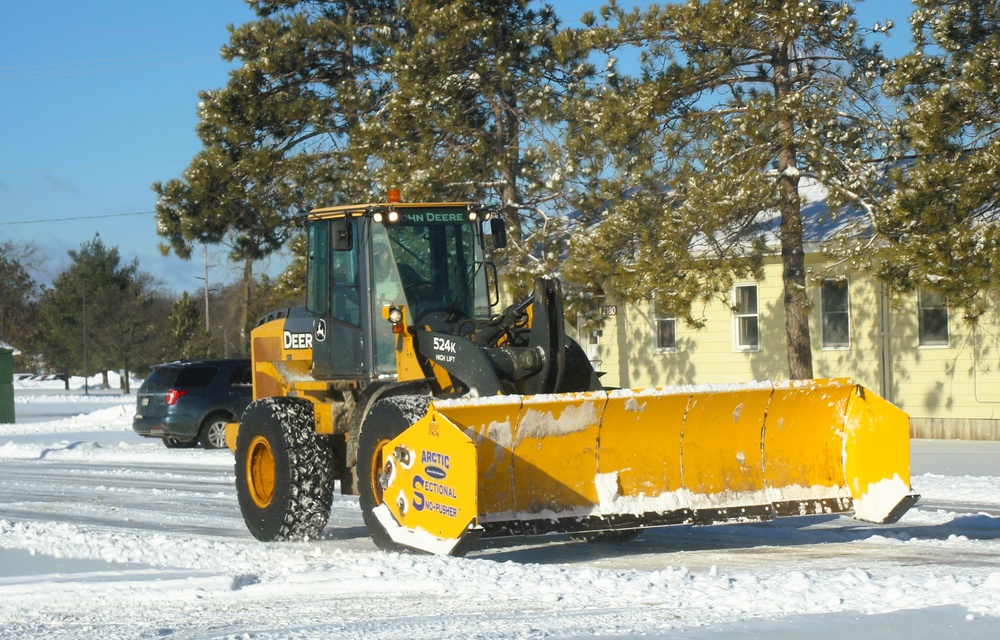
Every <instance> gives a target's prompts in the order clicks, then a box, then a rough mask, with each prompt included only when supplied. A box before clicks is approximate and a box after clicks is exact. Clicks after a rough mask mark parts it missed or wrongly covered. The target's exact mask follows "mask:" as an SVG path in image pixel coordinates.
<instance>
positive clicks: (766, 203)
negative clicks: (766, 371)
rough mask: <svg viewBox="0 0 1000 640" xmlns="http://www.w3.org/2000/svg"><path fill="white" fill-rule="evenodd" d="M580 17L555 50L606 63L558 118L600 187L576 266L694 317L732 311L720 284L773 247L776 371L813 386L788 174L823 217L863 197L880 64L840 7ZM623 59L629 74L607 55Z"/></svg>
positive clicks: (796, 200)
mask: <svg viewBox="0 0 1000 640" xmlns="http://www.w3.org/2000/svg"><path fill="white" fill-rule="evenodd" d="M586 20H587V21H588V23H589V24H590V25H591V27H592V28H590V29H586V30H581V31H577V32H570V33H568V34H567V35H566V36H564V39H565V40H564V45H563V46H565V47H566V48H567V49H568V50H574V49H576V50H580V49H583V50H588V49H589V50H597V51H603V52H605V53H607V54H608V55H609V59H608V64H607V67H606V69H605V71H604V72H603V79H604V83H603V84H601V85H598V86H596V87H585V89H586V91H583V92H581V93H580V94H579V95H578V96H576V99H575V100H573V101H572V103H571V105H570V108H569V110H568V114H569V118H570V119H571V120H572V123H573V124H572V126H571V128H570V134H571V144H572V149H573V154H574V155H576V156H578V157H580V158H585V159H586V160H584V161H582V162H584V163H585V166H583V167H581V171H580V175H581V176H582V177H583V178H585V179H589V180H590V184H591V185H596V186H599V187H600V188H599V189H598V190H597V191H596V198H592V199H591V200H590V201H589V202H588V201H585V206H584V207H582V210H583V211H585V212H587V211H590V212H592V213H590V214H589V215H588V217H587V219H585V220H584V222H585V224H586V226H585V228H584V230H583V231H581V233H580V235H579V237H578V238H577V239H576V240H575V241H574V245H573V249H574V261H575V264H576V265H577V266H576V270H577V272H582V273H583V274H584V276H582V278H583V279H593V278H598V277H603V278H604V281H605V282H606V283H607V288H608V289H609V290H610V291H609V292H611V293H615V294H616V295H619V296H621V297H622V298H624V299H626V300H636V299H643V298H645V299H649V298H650V297H653V296H655V297H656V299H657V301H658V303H659V304H660V305H661V307H666V308H668V309H670V310H672V311H674V312H675V313H677V314H678V315H679V316H683V317H686V318H688V319H689V320H690V321H692V322H697V320H698V318H697V313H696V308H695V307H693V305H696V304H697V303H698V302H700V301H707V300H709V299H712V298H721V299H723V300H725V302H726V303H729V304H733V303H732V302H731V301H730V300H729V298H728V295H729V292H730V291H731V288H732V284H733V282H734V281H735V280H736V279H737V278H757V277H758V276H759V268H760V266H761V264H762V262H761V260H762V256H763V255H765V253H767V252H774V251H780V254H781V260H782V268H783V286H784V311H785V317H786V333H787V345H788V363H789V375H790V376H791V377H793V378H810V377H812V355H811V347H810V333H809V321H808V319H809V304H810V303H809V300H808V298H807V296H806V286H805V285H806V269H805V263H804V249H803V235H802V234H803V228H802V216H801V205H802V198H801V195H800V187H801V186H802V185H801V181H802V179H803V178H810V179H812V180H815V181H817V182H818V183H820V184H821V185H823V186H824V187H825V188H826V189H827V191H828V193H829V196H828V204H829V206H830V209H831V211H838V210H839V209H840V207H841V206H843V205H844V204H845V203H857V202H859V201H863V200H864V198H865V197H867V196H869V192H870V191H871V190H873V189H875V188H876V187H877V183H876V181H875V176H874V175H873V172H872V169H871V166H870V163H869V162H868V161H869V160H870V159H871V157H872V155H873V152H874V150H876V149H879V148H880V146H881V144H882V141H881V139H880V136H881V134H882V133H883V131H884V127H882V126H881V125H880V118H879V115H880V114H879V113H878V110H877V109H876V108H874V106H873V105H874V102H875V93H874V89H875V83H876V81H877V79H878V76H879V73H880V72H881V70H882V68H883V60H882V58H881V56H880V54H879V52H878V51H877V50H875V49H871V48H868V47H866V46H865V44H864V42H863V37H862V36H863V34H862V33H861V32H860V31H859V29H858V27H857V25H856V24H855V20H854V17H853V9H852V7H851V6H850V5H848V4H834V3H830V2H824V1H821V0H803V1H802V2H786V1H783V0H729V1H724V0H692V1H691V2H685V3H683V4H669V5H664V6H662V7H658V6H655V5H654V6H651V7H650V8H648V9H646V10H643V11H640V10H638V9H635V10H633V11H631V12H627V11H625V10H624V9H622V8H620V7H618V6H617V5H615V4H614V3H612V4H611V5H609V6H607V7H605V8H604V9H602V11H601V17H600V19H598V18H596V17H594V16H587V17H586ZM636 50H638V51H640V52H641V61H640V68H639V71H638V73H635V74H633V75H630V74H628V73H626V72H624V71H622V70H620V69H619V65H618V63H617V61H616V60H615V58H614V57H612V56H613V55H616V52H621V53H620V55H628V54H629V52H634V51H636ZM609 176H610V177H609ZM775 226H777V228H776V229H775V228H774V227H775ZM768 231H773V232H776V234H777V239H778V240H777V242H776V243H774V242H772V243H771V244H772V246H768V243H767V239H768V234H767V232H768ZM774 245H776V246H774Z"/></svg>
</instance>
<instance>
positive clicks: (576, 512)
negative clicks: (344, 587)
mask: <svg viewBox="0 0 1000 640" xmlns="http://www.w3.org/2000/svg"><path fill="white" fill-rule="evenodd" d="M305 223H306V233H307V236H308V276H307V287H306V289H307V293H306V306H305V307H304V308H294V309H285V310H281V311H276V312H274V313H271V314H269V315H268V316H266V317H265V318H263V319H262V320H261V322H260V323H259V324H258V326H257V327H256V329H254V331H253V333H252V338H251V342H252V345H251V346H252V359H253V389H254V401H253V403H252V404H251V405H250V406H249V407H248V408H247V410H246V412H245V413H244V415H243V416H242V419H241V421H240V422H239V423H238V424H237V423H233V424H230V425H228V428H227V443H228V444H229V446H230V448H231V449H233V450H234V452H235V455H236V483H237V493H238V496H239V502H240V507H241V510H242V513H243V517H244V519H245V521H246V523H247V527H248V528H249V529H250V531H251V533H252V534H253V535H254V536H255V537H257V538H259V539H261V540H265V541H270V540H290V539H303V538H312V537H316V536H318V535H319V534H320V532H321V531H322V530H323V528H324V527H325V526H326V523H327V519H328V517H329V513H330V508H331V503H332V500H333V493H334V487H335V483H337V482H339V484H340V488H341V491H342V493H345V494H356V495H358V496H359V498H358V499H359V503H360V506H361V510H362V514H363V517H364V521H365V524H366V525H367V527H368V530H369V532H370V534H371V536H372V538H373V540H374V541H375V543H376V544H377V545H378V546H379V547H381V548H383V549H397V550H398V549H416V550H421V551H426V552H431V553H438V554H452V555H459V554H462V553H465V552H466V551H467V550H468V549H469V548H470V547H471V546H472V545H474V544H475V542H476V541H477V540H478V539H479V538H480V537H495V536H508V535H534V534H543V533H552V532H562V533H569V534H571V535H573V536H575V537H579V538H584V539H622V538H628V537H630V536H633V535H635V533H637V532H638V531H640V530H641V529H642V528H645V527H652V526H661V525H671V524H682V523H688V524H712V523H722V522H741V521H746V522H757V521H762V520H769V519H772V518H775V517H778V516H792V515H808V514H822V513H838V512H849V511H853V512H854V514H855V516H856V517H857V518H859V519H862V520H867V521H871V522H876V523H885V522H892V521H895V520H896V519H898V518H899V517H900V516H901V515H902V514H903V513H904V512H905V511H906V510H907V509H908V508H909V507H910V506H911V505H912V504H913V503H914V502H915V501H916V499H917V496H915V495H913V494H911V492H910V485H909V419H908V417H907V415H906V414H905V413H903V412H902V411H900V410H899V409H897V408H896V407H894V406H892V405H891V404H889V403H888V402H886V401H884V400H882V399H881V398H879V397H877V396H876V395H874V394H873V393H871V392H870V391H868V390H866V389H864V388H863V387H861V386H858V385H855V384H853V383H852V382H850V381H849V380H843V379H836V380H810V381H799V382H754V383H748V384H742V385H729V386H711V385H706V386H691V387H676V388H663V389H645V390H618V389H604V388H602V386H601V383H600V380H599V376H598V374H597V373H596V372H595V371H594V369H593V368H592V366H591V364H590V362H589V361H588V359H587V357H586V355H585V354H584V352H583V350H582V349H581V348H580V346H579V345H578V344H577V343H576V342H574V341H573V340H572V339H570V338H569V337H567V336H566V335H565V334H564V329H563V326H564V325H563V317H562V300H561V292H560V287H559V283H558V281H557V280H554V279H547V278H541V279H539V280H537V281H536V283H535V287H534V293H533V294H532V295H531V296H529V297H528V298H527V299H526V300H524V301H522V302H519V303H516V304H513V305H511V306H509V307H507V308H505V309H502V310H500V309H499V308H498V306H497V305H498V302H499V295H498V286H497V279H496V269H495V268H494V266H493V265H492V264H491V263H490V262H489V260H488V258H487V255H486V251H485V247H486V245H487V244H488V243H487V242H485V240H486V239H487V238H490V237H492V244H493V245H494V246H503V245H504V244H505V243H506V232H505V230H504V227H503V224H502V220H500V219H499V217H494V216H491V214H490V213H489V211H488V210H487V209H485V208H483V207H481V206H478V205H476V204H473V203H466V202H456V203H403V202H399V201H398V197H390V198H389V199H388V201H387V202H384V203H374V204H361V205H354V206H340V207H332V208H323V209H317V210H314V211H313V212H311V213H310V214H309V215H308V216H307V217H306V220H305Z"/></svg>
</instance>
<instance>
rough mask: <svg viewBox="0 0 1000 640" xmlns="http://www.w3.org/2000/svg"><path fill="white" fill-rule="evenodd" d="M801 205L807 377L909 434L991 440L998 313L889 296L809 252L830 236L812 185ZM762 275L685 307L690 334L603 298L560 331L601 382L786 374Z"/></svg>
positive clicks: (652, 313) (778, 318) (767, 272)
mask: <svg viewBox="0 0 1000 640" xmlns="http://www.w3.org/2000/svg"><path fill="white" fill-rule="evenodd" d="M808 196H811V197H808ZM805 200H806V202H807V204H806V206H805V207H803V215H804V217H805V222H806V225H807V229H806V230H807V235H809V225H810V224H812V225H813V233H812V238H811V240H812V242H809V243H807V246H806V251H807V255H806V263H807V269H808V275H807V278H808V283H809V284H808V295H809V299H810V302H811V305H812V306H811V311H810V322H809V329H810V335H811V340H812V356H813V373H814V375H815V376H816V377H817V378H823V377H850V378H852V379H854V380H855V381H856V382H859V383H861V384H863V385H864V386H866V387H868V388H870V389H872V390H873V391H875V392H876V393H878V394H879V395H881V396H883V397H884V398H886V399H888V400H890V401H891V402H893V403H894V404H896V405H897V406H899V407H901V408H902V409H904V410H905V411H907V412H908V413H909V414H910V416H911V430H912V433H913V435H914V436H915V437H923V438H961V439H989V440H994V439H997V440H1000V310H998V309H997V308H993V309H991V310H989V311H988V312H987V313H986V314H984V315H983V316H981V317H980V318H979V319H978V321H977V322H974V323H973V322H970V321H968V320H966V319H965V318H963V315H962V312H961V311H960V310H957V309H949V308H947V307H946V306H945V305H944V304H943V300H942V299H941V298H940V297H939V296H938V295H936V294H934V293H932V292H929V291H924V290H921V291H917V292H913V293H910V294H897V295H896V296H895V297H893V298H892V299H890V297H889V295H888V294H887V292H886V290H885V288H884V287H883V286H881V285H880V284H879V283H878V282H877V281H875V280H874V279H873V278H871V277H870V276H868V275H866V274H864V273H856V272H851V271H850V270H848V269H846V267H845V265H835V264H834V263H833V262H832V261H830V260H829V259H828V258H827V257H825V256H824V255H823V254H822V252H820V251H819V246H820V242H821V241H823V240H825V239H829V237H830V234H831V232H832V233H835V232H836V231H835V230H833V231H831V229H829V228H827V229H821V230H819V231H817V230H816V227H821V226H823V224H824V223H823V219H824V217H825V205H824V203H823V200H824V198H823V197H822V193H817V192H816V190H815V187H813V192H811V193H808V194H807V197H806V198H805ZM826 218H827V219H828V216H826ZM807 240H810V238H807ZM763 271H764V275H763V278H762V279H761V280H759V281H756V282H753V281H747V282H739V283H737V284H736V285H735V286H734V287H733V290H732V291H731V292H730V295H731V298H730V303H729V304H724V303H722V302H721V301H719V302H717V303H715V304H711V305H709V306H706V307H704V309H694V310H693V314H694V315H695V316H696V317H698V316H699V311H700V312H701V316H702V317H703V318H704V326H703V327H702V328H692V327H689V326H687V325H685V324H684V322H683V321H682V320H680V319H676V318H674V317H673V316H672V315H671V314H670V313H668V312H666V311H665V310H658V309H657V308H656V304H655V301H653V302H652V303H649V304H626V303H622V302H620V301H616V300H614V299H612V298H610V297H605V298H603V299H600V300H598V301H596V302H595V304H597V305H598V306H599V311H600V315H601V317H602V321H603V323H602V326H601V327H600V328H599V329H598V330H594V331H588V330H583V329H582V327H581V326H580V324H579V323H577V327H576V331H575V332H573V331H572V329H571V332H572V333H574V334H575V337H576V338H577V339H578V340H579V341H580V343H581V344H582V345H583V347H584V349H585V350H586V351H587V353H588V355H589V356H590V358H591V360H592V361H593V362H594V364H595V367H596V368H597V369H598V370H599V371H603V372H605V374H604V376H603V377H602V378H601V380H602V382H603V383H604V385H605V386H607V387H623V388H644V387H655V386H665V385H678V384H700V383H734V382H746V381H751V380H782V379H787V378H788V376H789V369H788V360H787V351H786V339H785V312H784V307H783V305H782V278H781V260H780V256H778V255H774V256H773V257H771V258H768V259H767V260H766V262H765V266H764V270H763ZM568 320H569V321H570V323H571V324H572V319H568Z"/></svg>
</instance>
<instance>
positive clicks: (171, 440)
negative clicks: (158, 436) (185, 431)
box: [163, 436, 198, 449]
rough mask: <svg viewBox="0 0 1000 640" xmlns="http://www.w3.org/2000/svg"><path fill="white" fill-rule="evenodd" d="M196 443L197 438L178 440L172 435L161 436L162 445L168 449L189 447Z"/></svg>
mask: <svg viewBox="0 0 1000 640" xmlns="http://www.w3.org/2000/svg"><path fill="white" fill-rule="evenodd" d="M196 444H198V442H197V440H178V439H177V438H175V437H173V436H163V446H164V447H166V448H168V449H191V448H192V447H194V446H195V445H196Z"/></svg>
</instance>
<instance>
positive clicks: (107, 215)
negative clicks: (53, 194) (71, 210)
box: [0, 211, 156, 226]
mask: <svg viewBox="0 0 1000 640" xmlns="http://www.w3.org/2000/svg"><path fill="white" fill-rule="evenodd" d="M151 213H156V211H132V212H129V213H103V214H99V215H96V216H76V217H73V218H46V219H45V220H11V221H9V222H0V226H7V225H12V224H41V223H43V222H70V221H73V220H94V219H96V218H123V217H125V216H146V215H149V214H151Z"/></svg>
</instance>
